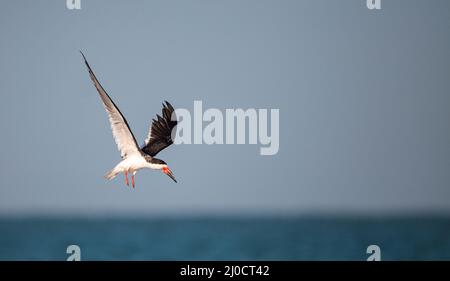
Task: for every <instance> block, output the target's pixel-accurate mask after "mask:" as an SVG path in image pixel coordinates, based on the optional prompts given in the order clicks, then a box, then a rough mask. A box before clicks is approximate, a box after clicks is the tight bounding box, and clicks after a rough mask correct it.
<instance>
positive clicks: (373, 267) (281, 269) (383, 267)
mask: <svg viewBox="0 0 450 281" xmlns="http://www.w3.org/2000/svg"><path fill="white" fill-rule="evenodd" d="M0 272H1V273H2V275H4V274H11V276H14V277H19V276H20V275H22V274H26V275H28V276H36V277H38V276H39V277H60V278H61V280H62V279H64V278H65V277H79V278H83V277H91V276H93V275H98V276H101V277H107V276H113V277H126V278H131V277H138V276H139V277H142V278H139V279H145V280H165V279H167V280H301V279H304V278H305V277H306V276H309V277H315V278H320V277H333V278H335V277H345V278H350V277H356V278H360V280H367V279H373V278H379V280H382V279H383V278H389V277H392V276H394V274H400V276H402V277H407V276H414V277H418V276H423V277H428V278H429V277H431V276H448V274H449V273H450V263H448V262H293V261H267V262H264V261H245V262H236V261H229V262H227V261H220V262H216V261H167V262H166V261H148V262H147V261H145V262H144V261H142V262H97V261H95V262H94V261H93V262H86V261H82V262H0Z"/></svg>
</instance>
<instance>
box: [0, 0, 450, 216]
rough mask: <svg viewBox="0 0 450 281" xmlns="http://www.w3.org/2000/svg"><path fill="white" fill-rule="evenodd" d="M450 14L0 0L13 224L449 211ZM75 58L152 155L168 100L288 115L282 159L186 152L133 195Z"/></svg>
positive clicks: (173, 152) (5, 185) (230, 148)
mask: <svg viewBox="0 0 450 281" xmlns="http://www.w3.org/2000/svg"><path fill="white" fill-rule="evenodd" d="M449 30H450V2H449V1H446V0H442V1H438V0H435V1H425V0H421V1H411V0H408V1H406V0H404V1H400V0H399V1H383V0H382V10H380V11H371V10H368V9H367V8H366V5H365V1H357V0H353V1H350V0H348V1H334V0H328V1H317V0H310V1H298V0H295V1H294V0H292V1H264V0H258V1H256V0H245V1H235V0H233V1H209V0H204V1H106V0H104V1H101V0H96V1H86V0H84V1H83V0H82V9H81V10H68V9H66V5H65V1H62V0H61V1H32V0H28V1H2V3H1V7H0V38H1V44H0V62H1V63H0V79H1V80H0V81H1V83H0V94H1V97H2V100H1V102H0V114H1V116H0V117H1V118H0V130H1V144H2V145H1V147H0V153H1V158H0V167H1V169H0V214H18V213H32V214H39V213H42V212H47V213H51V214H62V213H77V214H80V213H83V214H96V215H98V214H106V215H108V214H128V213H137V214H160V213H167V212H170V213H183V214H191V213H203V212H205V213H207V214H211V213H221V212H235V213H241V212H254V213H275V212H285V213H292V212H300V213H304V212H307V213H316V212H339V211H351V210H353V211H355V213H362V212H400V211H401V212H406V211H419V212H421V211H435V210H441V211H446V212H448V211H450V145H449V144H450V127H449V120H450V110H449V108H450V79H449V78H450V77H449V74H450V33H449ZM78 50H83V51H84V53H85V55H86V56H87V58H88V60H89V62H90V63H91V66H92V67H93V69H94V71H95V72H96V74H97V76H98V78H99V80H100V81H101V83H102V84H103V86H104V87H105V88H106V90H107V91H108V93H109V94H110V95H111V96H112V98H113V99H114V101H115V102H116V103H117V104H118V106H119V107H120V109H121V111H122V112H123V113H124V115H125V116H126V118H127V119H128V122H129V123H130V125H131V127H132V129H133V131H134V133H135V135H136V137H137V138H138V141H139V143H142V142H143V140H144V138H145V136H146V134H147V129H148V126H149V123H150V120H151V118H153V117H154V116H155V114H156V113H159V112H160V110H161V102H162V101H163V100H165V99H167V100H169V101H170V102H171V103H172V104H173V105H174V106H175V107H178V108H187V109H189V110H192V108H193V102H194V100H202V101H203V106H204V107H205V108H211V107H214V108H219V109H225V108H279V109H280V150H279V153H278V154H277V155H275V156H261V155H260V154H259V145H211V146H208V145H179V146H173V147H170V148H169V149H167V150H165V151H163V152H162V153H161V154H160V155H159V157H160V158H162V159H164V160H165V161H166V162H168V163H169V166H170V167H171V168H172V170H173V172H174V173H175V175H176V177H177V179H178V184H175V183H174V182H172V181H171V180H170V179H169V178H168V177H167V176H165V175H163V174H162V173H161V172H159V171H150V170H144V171H140V172H139V173H138V174H137V177H136V181H137V187H136V189H135V190H132V189H131V188H128V187H126V186H125V185H124V180H123V176H119V177H118V178H116V179H115V180H113V181H111V182H109V181H107V180H105V179H104V178H103V175H104V174H105V172H106V171H108V170H109V169H111V168H112V167H114V165H116V164H117V163H118V161H120V154H119V152H118V151H117V148H116V145H115V143H114V141H113V138H112V135H111V131H110V129H109V124H108V121H107V116H106V113H105V111H104V109H103V107H102V105H101V102H100V99H99V97H98V95H97V92H96V91H95V88H94V87H93V85H92V83H91V81H90V80H89V77H88V74H87V71H86V68H85V66H84V65H83V63H82V59H81V56H80V54H79V52H78Z"/></svg>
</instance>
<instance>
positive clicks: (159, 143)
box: [141, 101, 177, 156]
mask: <svg viewBox="0 0 450 281" xmlns="http://www.w3.org/2000/svg"><path fill="white" fill-rule="evenodd" d="M156 117H157V119H153V122H152V125H151V127H150V130H149V132H148V136H147V139H146V140H145V144H144V146H143V147H142V148H141V150H142V151H143V152H145V153H146V154H148V155H150V156H155V155H156V154H158V152H160V151H161V150H163V149H164V148H166V147H168V146H169V145H171V144H172V143H173V139H172V129H173V128H174V127H175V126H176V125H177V121H176V116H175V110H174V109H173V107H172V105H171V104H170V103H169V102H168V101H166V103H165V104H163V108H162V117H161V116H159V115H156ZM172 117H173V119H172Z"/></svg>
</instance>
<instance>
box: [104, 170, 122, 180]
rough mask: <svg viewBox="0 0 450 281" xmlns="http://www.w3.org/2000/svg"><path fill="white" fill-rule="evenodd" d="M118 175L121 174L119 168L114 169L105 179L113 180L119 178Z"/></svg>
mask: <svg viewBox="0 0 450 281" xmlns="http://www.w3.org/2000/svg"><path fill="white" fill-rule="evenodd" d="M118 173H120V171H119V170H118V169H117V168H114V169H112V170H111V171H109V172H107V173H106V174H105V178H106V179H108V180H112V179H113V178H115V177H116V176H117V174H118Z"/></svg>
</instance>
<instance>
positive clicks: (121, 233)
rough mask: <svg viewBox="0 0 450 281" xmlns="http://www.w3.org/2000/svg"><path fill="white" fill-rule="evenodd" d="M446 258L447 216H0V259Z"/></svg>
mask: <svg viewBox="0 0 450 281" xmlns="http://www.w3.org/2000/svg"><path fill="white" fill-rule="evenodd" d="M69 245H78V246H79V248H80V250H81V260H358V261H359V260H362V261H364V260H366V259H367V258H368V257H369V256H370V254H367V253H366V250H367V247H368V246H369V245H377V246H378V247H379V248H380V257H381V260H450V218H445V217H444V218H442V217H408V218H373V217H372V218H363V217H341V218H331V217H280V218H276V217H270V218H269V217H267V218H264V217H261V218H258V217H253V218H236V217H218V218H207V217H205V218H201V217H199V218H181V217H179V218H173V217H172V218H148V219H146V218H136V219H131V218H110V219H105V218H95V219H83V218H15V219H13V218H2V219H0V260H66V259H67V257H68V256H69V254H67V253H66V249H67V247H68V246H69Z"/></svg>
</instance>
